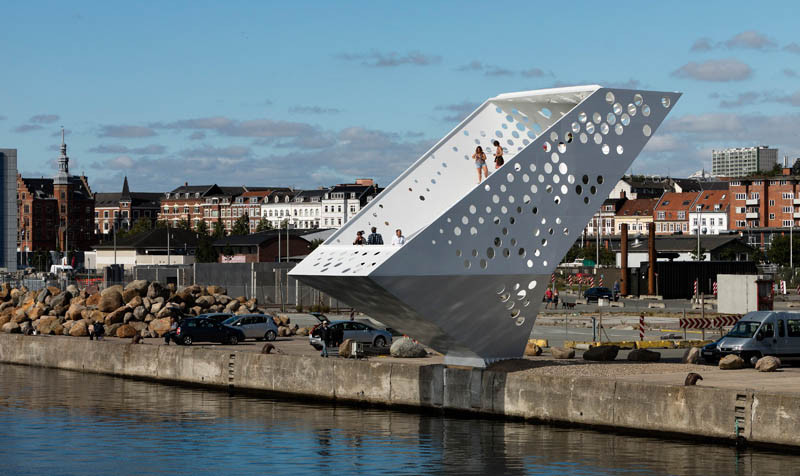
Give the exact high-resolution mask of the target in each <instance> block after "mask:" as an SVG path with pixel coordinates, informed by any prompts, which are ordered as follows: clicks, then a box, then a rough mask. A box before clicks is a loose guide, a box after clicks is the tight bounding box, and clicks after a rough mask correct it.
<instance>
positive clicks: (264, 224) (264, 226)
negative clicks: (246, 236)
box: [256, 218, 272, 231]
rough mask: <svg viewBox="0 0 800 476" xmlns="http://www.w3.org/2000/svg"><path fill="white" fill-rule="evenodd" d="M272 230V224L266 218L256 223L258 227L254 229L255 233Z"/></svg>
mask: <svg viewBox="0 0 800 476" xmlns="http://www.w3.org/2000/svg"><path fill="white" fill-rule="evenodd" d="M271 229H272V222H271V221H269V220H267V219H266V218H262V219H261V220H259V221H258V226H257V227H256V231H267V230H271Z"/></svg>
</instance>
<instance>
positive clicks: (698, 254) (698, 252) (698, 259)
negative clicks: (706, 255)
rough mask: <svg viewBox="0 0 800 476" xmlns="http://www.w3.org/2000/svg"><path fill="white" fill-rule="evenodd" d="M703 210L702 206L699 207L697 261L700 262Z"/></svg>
mask: <svg viewBox="0 0 800 476" xmlns="http://www.w3.org/2000/svg"><path fill="white" fill-rule="evenodd" d="M702 209H703V206H702V205H698V206H697V261H700V224H701V223H702V219H701V215H700V210H702Z"/></svg>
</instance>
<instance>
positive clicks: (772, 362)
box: [756, 355, 781, 372]
mask: <svg viewBox="0 0 800 476" xmlns="http://www.w3.org/2000/svg"><path fill="white" fill-rule="evenodd" d="M780 367H781V359H779V358H777V357H772V356H769V355H768V356H766V357H761V358H760V359H758V362H756V370H758V371H759V372H775V371H776V370H778V369H779V368H780Z"/></svg>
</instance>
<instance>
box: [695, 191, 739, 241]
mask: <svg viewBox="0 0 800 476" xmlns="http://www.w3.org/2000/svg"><path fill="white" fill-rule="evenodd" d="M729 209H730V192H729V191H728V190H703V191H701V192H699V195H698V196H697V200H695V202H694V204H693V206H692V209H691V211H690V212H689V233H691V234H693V235H695V234H697V228H698V223H700V233H701V234H702V235H719V234H720V232H726V231H728V211H729Z"/></svg>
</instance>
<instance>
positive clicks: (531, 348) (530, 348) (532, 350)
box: [525, 341, 542, 357]
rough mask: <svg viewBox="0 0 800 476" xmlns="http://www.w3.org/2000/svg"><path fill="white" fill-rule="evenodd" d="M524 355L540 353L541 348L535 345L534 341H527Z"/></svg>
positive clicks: (534, 355) (533, 355) (532, 355)
mask: <svg viewBox="0 0 800 476" xmlns="http://www.w3.org/2000/svg"><path fill="white" fill-rule="evenodd" d="M525 355H527V356H529V357H536V356H537V355H542V348H541V347H539V346H538V345H536V344H535V343H534V342H532V341H528V343H527V344H526V345H525Z"/></svg>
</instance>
